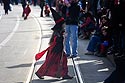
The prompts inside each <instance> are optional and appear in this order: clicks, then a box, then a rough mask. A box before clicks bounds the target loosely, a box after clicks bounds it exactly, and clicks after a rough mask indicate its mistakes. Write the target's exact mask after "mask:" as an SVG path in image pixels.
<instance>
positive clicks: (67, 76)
mask: <svg viewBox="0 0 125 83" xmlns="http://www.w3.org/2000/svg"><path fill="white" fill-rule="evenodd" d="M72 78H73V77H72V76H69V75H65V76H64V77H62V79H72Z"/></svg>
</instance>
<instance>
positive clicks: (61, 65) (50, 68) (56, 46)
mask: <svg viewBox="0 0 125 83" xmlns="http://www.w3.org/2000/svg"><path fill="white" fill-rule="evenodd" d="M50 10H51V12H52V15H53V18H54V21H55V23H56V24H55V26H54V27H53V28H52V30H53V34H52V37H51V39H50V42H49V44H50V46H49V47H48V48H47V49H46V50H45V51H42V52H41V53H38V54H36V57H35V58H36V60H38V59H39V56H42V55H43V52H44V53H45V52H46V51H47V55H46V60H45V62H44V63H43V65H42V66H41V67H40V68H39V69H38V71H37V72H36V73H35V74H36V75H37V76H38V77H39V78H40V79H42V78H43V76H51V77H56V78H60V77H62V79H72V78H73V77H71V76H69V75H68V66H67V57H66V54H65V53H64V49H63V47H64V46H63V42H64V41H63V40H64V37H63V34H64V27H65V23H64V22H65V21H64V18H62V17H61V16H60V15H59V14H58V13H57V12H56V11H55V10H54V9H53V8H50Z"/></svg>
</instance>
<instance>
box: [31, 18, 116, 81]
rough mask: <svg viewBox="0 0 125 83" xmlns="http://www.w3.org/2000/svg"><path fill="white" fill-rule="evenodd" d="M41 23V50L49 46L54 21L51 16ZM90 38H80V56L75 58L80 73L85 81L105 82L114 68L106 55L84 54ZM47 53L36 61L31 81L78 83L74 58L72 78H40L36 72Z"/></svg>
mask: <svg viewBox="0 0 125 83" xmlns="http://www.w3.org/2000/svg"><path fill="white" fill-rule="evenodd" d="M39 20H40V24H41V26H42V38H41V39H42V46H41V51H42V50H44V49H45V48H47V46H48V42H49V38H50V36H51V33H52V31H51V30H50V29H51V28H52V27H53V25H54V21H53V19H52V18H50V17H43V18H40V19H39ZM88 42H89V40H80V39H79V40H78V57H77V58H75V59H74V60H75V63H76V65H77V67H78V69H79V71H78V70H77V71H78V72H79V75H80V74H81V75H80V76H81V78H82V81H83V83H103V81H104V79H106V78H107V77H108V76H109V75H110V74H111V72H112V71H113V70H114V67H113V66H112V64H111V62H110V61H109V60H108V59H107V58H106V57H97V56H94V55H84V53H85V52H86V47H87V45H88ZM44 60H45V55H44V56H43V57H42V58H41V59H40V60H39V61H38V62H37V63H36V66H35V70H34V72H33V77H32V81H31V83H77V80H76V78H75V77H76V76H75V73H74V70H73V62H72V59H71V58H70V59H68V68H69V75H71V76H74V78H73V79H72V80H59V79H57V78H52V77H45V79H42V80H41V79H39V78H38V77H37V76H36V75H35V72H36V71H37V69H38V68H39V67H40V66H41V65H42V64H43V62H44Z"/></svg>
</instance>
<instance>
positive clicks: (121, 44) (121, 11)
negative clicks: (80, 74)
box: [104, 0, 125, 83]
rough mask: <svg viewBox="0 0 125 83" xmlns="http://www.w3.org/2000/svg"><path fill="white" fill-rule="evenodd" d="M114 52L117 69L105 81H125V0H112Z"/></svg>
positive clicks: (105, 82) (109, 82) (107, 82)
mask: <svg viewBox="0 0 125 83" xmlns="http://www.w3.org/2000/svg"><path fill="white" fill-rule="evenodd" d="M111 2H112V5H111V8H110V10H111V24H112V29H111V32H112V38H113V46H112V52H111V53H112V54H113V55H114V61H115V64H116V69H115V70H114V71H113V72H112V73H111V75H110V76H109V77H108V78H107V79H105V80H104V83H124V82H125V0H111Z"/></svg>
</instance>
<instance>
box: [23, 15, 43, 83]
mask: <svg viewBox="0 0 125 83" xmlns="http://www.w3.org/2000/svg"><path fill="white" fill-rule="evenodd" d="M32 17H33V18H34V20H35V21H36V23H37V25H39V23H38V20H37V18H35V16H33V15H32ZM39 29H40V31H41V27H40V25H39ZM41 36H42V35H41ZM40 38H41V37H40ZM40 44H41V40H40V41H39V44H38V47H37V48H38V51H37V52H36V53H38V52H39V48H40ZM35 64H36V60H35V58H34V59H33V62H32V65H31V67H30V71H29V74H28V76H27V80H26V82H25V83H30V82H31V80H32V77H33V73H34V70H35V69H34V68H35Z"/></svg>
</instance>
